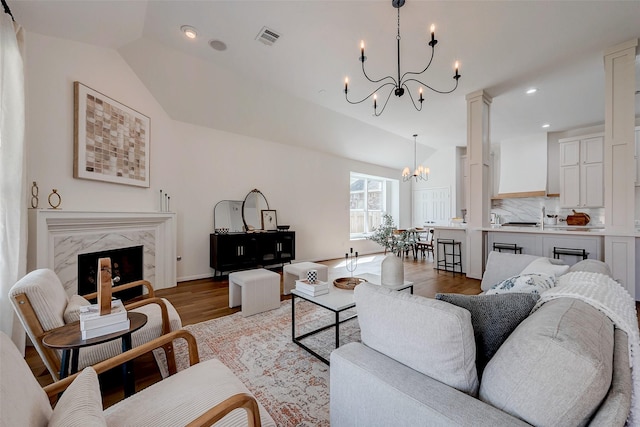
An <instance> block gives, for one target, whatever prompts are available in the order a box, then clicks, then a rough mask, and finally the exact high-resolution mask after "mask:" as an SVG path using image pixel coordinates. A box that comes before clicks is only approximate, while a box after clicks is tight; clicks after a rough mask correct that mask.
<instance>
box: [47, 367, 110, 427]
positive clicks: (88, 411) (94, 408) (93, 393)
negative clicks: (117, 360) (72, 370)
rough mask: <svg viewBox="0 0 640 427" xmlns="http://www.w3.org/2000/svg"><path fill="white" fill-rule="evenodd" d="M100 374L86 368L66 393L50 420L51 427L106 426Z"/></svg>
mask: <svg viewBox="0 0 640 427" xmlns="http://www.w3.org/2000/svg"><path fill="white" fill-rule="evenodd" d="M106 425H107V422H106V421H105V419H104V415H103V413H102V397H101V396H100V383H99V382H98V374H96V371H95V370H94V369H93V368H85V369H84V370H83V371H82V372H81V373H80V375H78V376H77V377H76V379H75V380H73V382H72V383H71V385H70V386H69V387H68V388H67V390H66V391H65V392H64V394H63V395H62V397H61V398H60V400H59V401H58V404H57V405H56V407H55V409H54V410H53V414H52V415H51V419H50V420H49V426H50V427H53V426H64V427H80V426H105V427H106Z"/></svg>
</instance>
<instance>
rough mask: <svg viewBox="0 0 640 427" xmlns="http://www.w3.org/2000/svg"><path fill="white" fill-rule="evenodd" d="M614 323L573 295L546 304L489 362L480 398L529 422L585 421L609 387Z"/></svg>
mask: <svg viewBox="0 0 640 427" xmlns="http://www.w3.org/2000/svg"><path fill="white" fill-rule="evenodd" d="M613 336H614V330H613V324H612V323H611V321H610V320H609V318H608V317H606V316H605V315H604V314H603V313H601V312H600V311H598V310H596V309H595V308H594V307H592V306H590V305H589V304H587V303H585V302H582V301H580V300H577V299H573V298H559V299H557V300H553V301H550V302H547V303H546V304H544V305H543V306H542V307H541V308H540V309H538V310H537V311H536V312H534V313H533V314H531V315H530V316H529V317H528V318H527V319H525V320H524V321H523V322H522V323H521V324H520V326H518V327H517V328H516V330H515V331H513V333H512V334H511V335H510V336H509V338H508V339H507V340H506V341H505V342H504V344H502V346H501V347H500V349H499V350H498V352H497V353H496V354H495V356H493V358H492V359H491V361H490V362H489V363H488V364H487V366H486V368H485V370H484V375H483V377H482V383H481V384H480V393H479V397H480V399H481V400H483V401H484V402H487V403H489V404H491V405H493V406H495V407H496V408H498V409H502V410H503V411H505V412H507V413H509V414H511V415H514V416H516V417H518V418H520V419H522V420H524V421H526V422H528V423H530V424H533V425H557V424H558V423H561V424H562V425H576V426H577V425H584V424H586V423H587V422H588V421H589V419H590V418H591V416H592V415H593V414H594V412H595V411H596V409H597V408H598V406H599V405H600V403H601V402H602V400H603V398H604V397H605V395H606V394H607V391H608V390H609V386H610V384H611V376H612V363H613Z"/></svg>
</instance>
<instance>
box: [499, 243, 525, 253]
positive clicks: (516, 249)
mask: <svg viewBox="0 0 640 427" xmlns="http://www.w3.org/2000/svg"><path fill="white" fill-rule="evenodd" d="M493 250H494V251H498V252H502V251H503V250H505V251H513V253H514V254H521V253H522V246H518V245H516V244H515V243H498V242H494V243H493Z"/></svg>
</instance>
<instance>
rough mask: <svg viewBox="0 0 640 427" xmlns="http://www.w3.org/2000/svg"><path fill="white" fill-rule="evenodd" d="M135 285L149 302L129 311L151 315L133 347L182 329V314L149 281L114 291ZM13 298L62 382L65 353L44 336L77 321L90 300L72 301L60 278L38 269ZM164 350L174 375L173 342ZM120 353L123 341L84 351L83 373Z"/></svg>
mask: <svg viewBox="0 0 640 427" xmlns="http://www.w3.org/2000/svg"><path fill="white" fill-rule="evenodd" d="M134 286H145V287H146V288H147V291H148V294H147V298H146V299H143V300H141V301H137V302H134V303H132V304H127V305H126V306H125V307H126V309H127V310H132V311H136V312H140V313H144V314H145V315H146V316H147V324H146V325H145V326H144V327H142V328H141V329H140V330H138V331H136V332H134V333H133V334H132V336H131V340H132V344H133V347H137V346H139V345H141V344H143V343H146V342H149V341H151V340H153V339H154V338H157V337H159V336H162V335H164V334H167V333H169V332H171V331H175V330H178V329H180V328H181V327H182V321H181V320H180V316H179V315H178V312H177V311H176V310H175V308H174V307H173V306H172V305H171V303H170V302H169V301H167V300H165V299H162V298H156V297H154V293H153V287H152V286H151V284H150V283H149V282H148V281H146V280H141V281H137V282H133V283H128V284H124V285H120V286H114V287H113V291H114V292H116V291H120V290H124V289H129V288H132V287H134ZM86 297H88V298H95V297H96V294H95V293H94V294H90V295H86ZM9 299H10V300H11V303H12V304H13V308H14V309H15V311H16V313H17V314H18V317H19V318H20V322H21V323H22V326H23V327H24V329H25V330H26V332H27V335H29V338H30V339H31V342H32V343H33V345H34V347H35V348H36V350H37V351H38V354H39V355H40V357H41V358H42V361H43V362H44V364H45V366H46V367H47V369H48V370H49V373H50V374H51V376H52V377H53V379H54V380H58V379H60V375H59V374H60V359H61V353H60V351H58V350H53V349H51V348H48V347H46V346H45V345H44V344H43V343H42V337H43V336H44V335H45V334H46V333H48V332H50V331H52V330H53V329H56V328H59V327H61V326H64V325H65V324H66V323H70V322H73V321H77V319H78V318H79V317H78V316H79V314H78V312H79V308H80V306H81V305H84V304H88V301H86V299H84V298H82V297H79V296H78V295H74V296H72V297H71V298H69V297H68V296H67V293H66V291H65V290H64V287H63V286H62V283H61V282H60V279H59V278H58V276H57V275H56V274H55V273H54V272H53V271H52V270H50V269H46V268H44V269H39V270H34V271H32V272H30V273H28V274H27V275H26V276H24V277H23V278H22V279H20V280H19V281H18V282H17V283H16V284H15V285H13V287H12V288H11V289H10V291H9ZM163 348H164V351H165V353H166V356H167V357H166V360H167V364H168V370H169V372H170V373H175V371H176V367H175V359H174V357H173V348H172V345H171V342H168V343H166V344H165V345H164V346H163ZM120 353H122V348H121V343H120V340H113V341H109V342H107V343H104V344H99V345H94V346H90V347H86V348H82V349H80V354H79V360H78V369H79V370H82V369H83V368H84V367H87V366H91V365H95V364H96V363H98V362H101V361H103V360H106V359H108V358H110V357H113V356H116V355H118V354H120Z"/></svg>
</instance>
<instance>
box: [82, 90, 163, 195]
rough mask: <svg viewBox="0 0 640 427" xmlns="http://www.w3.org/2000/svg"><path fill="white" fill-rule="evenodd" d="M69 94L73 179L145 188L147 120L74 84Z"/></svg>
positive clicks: (147, 185)
mask: <svg viewBox="0 0 640 427" xmlns="http://www.w3.org/2000/svg"><path fill="white" fill-rule="evenodd" d="M73 94H74V114H73V118H74V129H73V145H74V150H73V177H74V178H79V179H90V180H96V181H105V182H112V183H116V184H126V185H133V186H137V187H146V188H148V187H149V186H150V179H149V172H150V167H149V160H150V158H151V156H150V127H151V119H150V118H149V117H147V116H145V115H144V114H142V113H140V112H138V111H136V110H134V109H132V108H130V107H127V106H126V105H124V104H121V103H120V102H118V101H116V100H114V99H113V98H110V97H108V96H107V95H104V94H102V93H100V92H98V91H96V90H94V89H91V88H90V87H88V86H85V85H83V84H82V83H80V82H77V81H76V82H74V83H73Z"/></svg>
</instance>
